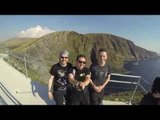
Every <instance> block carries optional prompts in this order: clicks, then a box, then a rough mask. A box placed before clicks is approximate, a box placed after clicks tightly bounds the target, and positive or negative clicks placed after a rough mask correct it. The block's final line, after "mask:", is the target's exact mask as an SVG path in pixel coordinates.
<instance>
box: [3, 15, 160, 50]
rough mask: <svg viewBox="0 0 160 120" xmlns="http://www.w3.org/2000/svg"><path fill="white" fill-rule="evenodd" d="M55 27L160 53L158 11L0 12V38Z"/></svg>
mask: <svg viewBox="0 0 160 120" xmlns="http://www.w3.org/2000/svg"><path fill="white" fill-rule="evenodd" d="M55 31H56V32H58V31H75V32H78V33H81V34H85V33H107V34H112V35H116V36H119V37H123V38H126V39H129V40H131V41H133V42H134V44H136V45H137V46H140V47H143V48H145V49H147V50H150V51H155V52H157V53H160V47H159V46H160V15H0V41H2V40H7V39H10V38H14V37H21V38H23V37H25V38H26V37H32V38H38V37H41V36H43V35H45V34H48V33H51V32H55Z"/></svg>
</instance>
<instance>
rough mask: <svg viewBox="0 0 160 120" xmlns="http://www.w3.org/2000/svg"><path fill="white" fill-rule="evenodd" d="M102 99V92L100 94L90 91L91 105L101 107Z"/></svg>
mask: <svg viewBox="0 0 160 120" xmlns="http://www.w3.org/2000/svg"><path fill="white" fill-rule="evenodd" d="M103 98H104V91H102V92H100V93H97V92H94V91H90V102H91V105H102V100H103Z"/></svg>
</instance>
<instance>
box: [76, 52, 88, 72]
mask: <svg viewBox="0 0 160 120" xmlns="http://www.w3.org/2000/svg"><path fill="white" fill-rule="evenodd" d="M86 62H87V61H86V56H85V55H78V56H77V59H76V67H77V69H79V70H82V69H83V68H84V67H85V65H86Z"/></svg>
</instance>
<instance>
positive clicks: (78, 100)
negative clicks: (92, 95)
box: [68, 55, 90, 105]
mask: <svg viewBox="0 0 160 120" xmlns="http://www.w3.org/2000/svg"><path fill="white" fill-rule="evenodd" d="M85 66H86V57H85V56H84V55H79V56H77V60H76V66H75V67H73V69H72V71H70V73H69V74H68V78H69V81H70V83H71V84H72V85H73V89H72V95H71V105H89V104H90V100H89V91H88V84H89V83H90V70H89V68H87V67H85Z"/></svg>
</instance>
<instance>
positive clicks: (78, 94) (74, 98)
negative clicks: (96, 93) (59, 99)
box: [71, 90, 90, 105]
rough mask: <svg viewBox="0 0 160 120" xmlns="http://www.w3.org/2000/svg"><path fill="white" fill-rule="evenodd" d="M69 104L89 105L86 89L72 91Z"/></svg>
mask: <svg viewBox="0 0 160 120" xmlns="http://www.w3.org/2000/svg"><path fill="white" fill-rule="evenodd" d="M71 105H90V100H89V92H88V91H76V90H74V91H72V95H71Z"/></svg>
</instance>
